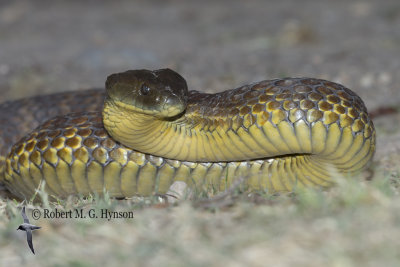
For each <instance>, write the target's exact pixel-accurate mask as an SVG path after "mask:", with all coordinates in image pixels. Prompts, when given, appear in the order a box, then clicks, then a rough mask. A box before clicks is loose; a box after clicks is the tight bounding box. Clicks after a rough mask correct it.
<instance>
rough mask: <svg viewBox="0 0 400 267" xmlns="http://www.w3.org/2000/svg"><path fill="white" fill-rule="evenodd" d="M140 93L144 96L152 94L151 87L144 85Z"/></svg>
mask: <svg viewBox="0 0 400 267" xmlns="http://www.w3.org/2000/svg"><path fill="white" fill-rule="evenodd" d="M140 93H141V94H142V95H148V94H149V93H150V87H148V86H147V85H145V84H142V87H140Z"/></svg>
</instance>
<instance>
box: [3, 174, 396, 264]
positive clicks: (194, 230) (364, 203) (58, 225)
mask: <svg viewBox="0 0 400 267" xmlns="http://www.w3.org/2000/svg"><path fill="white" fill-rule="evenodd" d="M376 169H377V168H376ZM398 174H399V172H397V175H393V173H385V172H383V171H380V170H376V172H375V175H374V176H375V177H374V179H372V180H371V181H365V180H363V179H360V178H358V179H339V180H338V184H337V186H336V187H334V188H332V189H330V190H328V191H322V190H317V189H306V190H303V191H301V192H296V193H293V194H284V195H269V194H266V193H263V194H256V193H252V194H244V193H239V192H237V191H232V192H230V194H226V195H224V196H223V197H220V198H218V197H217V198H214V199H212V200H189V199H186V200H182V201H180V202H177V203H176V204H173V205H168V204H166V203H165V201H163V200H162V199H160V198H159V197H152V198H137V199H129V200H116V199H110V198H108V197H107V194H105V196H102V197H99V196H93V197H92V198H89V199H83V198H70V199H68V200H66V201H57V202H49V201H48V200H47V203H43V205H41V206H37V205H33V204H32V203H18V202H14V201H12V200H7V201H4V200H3V201H2V202H1V203H0V216H1V218H2V219H1V221H0V259H1V260H0V261H1V262H2V265H7V266H11V265H25V264H27V263H28V262H29V265H31V266H95V265H125V264H127V263H129V264H134V265H137V266H161V265H162V266H221V265H225V266H243V265H252V266H288V265H297V266H377V265H383V263H384V265H385V266H398V263H399V262H400V250H399V248H400V227H399V226H400V201H399V200H400V199H399V190H400V189H399V187H398V183H399V181H400V177H399V176H398ZM39 194H43V193H39ZM42 199H46V198H45V197H42ZM23 205H26V206H27V208H28V216H29V217H30V218H31V216H32V214H31V210H32V209H33V208H38V209H40V210H41V212H42V213H43V209H44V207H46V208H48V209H50V210H53V211H54V210H55V209H56V208H57V209H58V210H60V211H68V210H74V209H80V208H83V209H84V211H85V212H88V210H90V209H95V210H96V211H97V213H98V212H99V211H100V210H101V209H108V210H109V211H133V213H134V218H132V219H112V220H110V221H109V220H107V219H90V218H86V219H43V218H41V219H39V220H37V221H36V220H33V219H31V222H32V223H34V224H36V225H39V226H42V227H43V228H42V229H41V230H39V231H36V232H34V245H35V249H36V252H37V253H36V255H35V256H34V255H33V254H32V253H30V251H29V250H28V247H27V245H26V241H25V236H24V233H21V232H17V231H16V230H15V229H16V228H17V227H18V225H19V224H20V223H21V220H22V219H21V217H20V210H21V207H22V206H23Z"/></svg>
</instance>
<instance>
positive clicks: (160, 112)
mask: <svg viewBox="0 0 400 267" xmlns="http://www.w3.org/2000/svg"><path fill="white" fill-rule="evenodd" d="M160 102H161V103H163V104H157V105H154V108H151V107H149V106H145V105H143V104H142V103H140V102H138V101H135V102H132V103H126V102H123V101H121V100H118V99H115V98H113V97H110V96H109V95H108V94H107V95H106V98H105V104H106V105H108V106H111V108H112V107H113V106H114V107H117V108H118V109H120V110H125V111H126V112H127V113H129V114H132V113H140V114H146V115H150V116H154V117H157V118H172V117H176V116H179V115H180V114H182V113H184V111H185V109H186V103H184V101H182V100H181V99H180V98H179V97H165V96H164V97H162V101H160Z"/></svg>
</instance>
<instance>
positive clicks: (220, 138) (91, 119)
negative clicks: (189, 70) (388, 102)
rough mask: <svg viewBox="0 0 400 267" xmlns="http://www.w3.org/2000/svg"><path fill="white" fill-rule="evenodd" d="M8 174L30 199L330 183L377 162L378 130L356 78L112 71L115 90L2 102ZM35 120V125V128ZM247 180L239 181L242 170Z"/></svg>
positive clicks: (1, 178)
mask: <svg viewBox="0 0 400 267" xmlns="http://www.w3.org/2000/svg"><path fill="white" fill-rule="evenodd" d="M0 122H1V125H2V129H1V130H0V155H1V156H0V182H2V183H3V184H4V185H5V186H6V188H7V189H8V190H9V191H10V192H11V193H12V194H13V195H15V196H16V197H19V198H23V199H24V198H25V199H27V198H30V197H32V196H34V195H35V193H36V192H37V189H38V188H39V187H40V185H41V184H42V183H43V182H45V183H44V185H45V186H44V189H45V191H46V192H47V193H48V194H49V195H50V196H53V197H56V198H67V197H68V196H70V195H81V196H89V195H92V194H104V193H105V192H107V193H108V194H109V195H110V196H111V197H116V198H119V197H121V198H127V197H132V196H150V195H155V194H157V195H158V194H161V195H162V194H166V193H167V192H169V190H170V189H171V186H172V185H173V184H174V183H176V182H183V183H184V184H185V185H187V186H188V187H189V188H191V189H192V190H195V191H196V192H208V193H215V192H221V191H224V190H227V189H229V188H230V187H231V186H232V185H233V184H235V182H236V181H240V188H241V189H242V190H250V191H262V192H272V193H276V192H278V193H279V192H293V191H295V190H297V189H298V188H303V187H317V188H328V187H331V186H332V185H334V184H335V181H336V180H337V179H338V177H353V176H355V175H357V174H358V173H360V172H361V171H363V170H364V169H365V168H366V167H367V166H368V164H369V163H370V161H371V159H372V157H373V155H374V152H375V144H376V133H375V129H374V125H373V122H372V120H371V118H370V117H369V115H368V111H367V108H366V107H365V104H364V102H363V101H362V100H361V98H360V97H359V96H358V95H357V94H356V93H354V92H353V91H351V90H350V89H348V88H346V87H344V86H343V85H340V84H338V83H334V82H331V81H327V80H322V79H317V78H277V79H272V80H263V81H260V82H254V83H250V84H247V85H243V86H240V87H238V88H236V89H230V90H226V91H222V92H219V93H213V94H211V93H205V92H200V91H195V90H191V91H189V90H188V86H187V83H186V80H185V79H184V78H183V77H182V76H181V75H180V74H178V73H177V72H175V71H173V70H171V69H159V70H145V69H139V70H129V71H125V72H121V73H115V74H111V75H110V76H108V77H107V80H106V83H105V90H104V89H102V88H99V89H89V90H80V91H76V92H65V93H55V94H50V95H42V96H40V95H39V96H35V97H30V98H24V99H20V100H14V101H7V102H4V103H2V104H1V105H0ZM32 129H33V130H32ZM240 179H241V180H240Z"/></svg>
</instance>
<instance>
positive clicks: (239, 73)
mask: <svg viewBox="0 0 400 267" xmlns="http://www.w3.org/2000/svg"><path fill="white" fill-rule="evenodd" d="M164 67H169V68H172V69H174V70H176V71H178V72H179V73H181V74H182V75H183V76H184V77H185V78H186V80H187V82H188V85H189V88H190V89H195V90H201V91H207V92H216V91H223V90H226V89H229V88H233V87H237V86H240V85H243V84H246V83H248V82H254V81H259V80H263V79H269V78H275V77H285V76H292V77H302V76H308V77H317V78H324V79H328V80H332V81H335V82H339V83H341V84H343V85H345V86H347V87H349V88H351V89H352V90H353V91H355V92H356V93H358V94H359V95H360V96H361V97H362V99H363V100H364V101H365V103H366V105H367V107H368V109H369V110H370V111H371V110H376V109H378V108H381V107H389V106H390V107H394V108H395V109H397V110H399V104H400V1H398V0H375V1H372V0H371V1H317V0H316V1H311V0H309V1H299V0H291V1H289V0H288V1H239V0H233V1H231V0H229V1H228V0H226V1H218V2H217V1H211V0H206V1H194V0H193V1H183V0H182V1H179V0H169V1H162V0H158V1H27V0H26V1H11V0H9V1H7V0H0V92H1V94H0V102H2V101H5V100H10V99H16V98H20V97H24V96H32V95H37V94H44V93H50V92H56V91H66V90H78V89H81V88H89V87H98V86H103V84H104V81H105V79H106V77H107V75H109V74H111V73H114V72H119V71H124V70H128V69H139V68H146V69H158V68H164ZM399 122H400V115H399V114H398V113H397V114H392V115H386V116H380V117H378V118H376V119H375V120H374V123H375V126H376V129H377V138H378V139H377V140H378V141H377V142H378V145H377V152H376V155H375V159H374V162H373V164H374V166H378V167H379V168H382V169H383V172H384V173H385V175H389V176H396V175H397V176H398V175H399V167H398V163H399V160H400V127H399V124H400V123H399ZM207 216H209V215H207ZM248 257H251V255H249V256H248ZM277 266H278V265H277ZM336 266H351V265H340V264H339V265H336Z"/></svg>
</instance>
